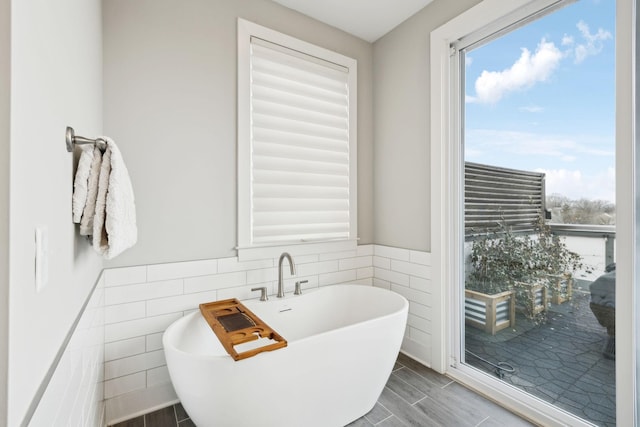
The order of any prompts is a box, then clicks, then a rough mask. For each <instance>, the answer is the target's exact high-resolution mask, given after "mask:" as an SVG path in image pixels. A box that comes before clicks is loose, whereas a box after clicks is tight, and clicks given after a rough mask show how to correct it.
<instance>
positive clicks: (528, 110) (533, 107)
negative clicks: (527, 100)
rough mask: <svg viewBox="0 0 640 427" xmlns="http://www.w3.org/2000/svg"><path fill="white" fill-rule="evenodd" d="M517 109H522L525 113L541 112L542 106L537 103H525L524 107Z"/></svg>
mask: <svg viewBox="0 0 640 427" xmlns="http://www.w3.org/2000/svg"><path fill="white" fill-rule="evenodd" d="M518 110H519V111H524V112H525V113H542V112H543V111H544V108H542V107H540V106H538V105H526V106H524V107H520V108H518Z"/></svg>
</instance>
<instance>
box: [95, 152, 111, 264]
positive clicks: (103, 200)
mask: <svg viewBox="0 0 640 427" xmlns="http://www.w3.org/2000/svg"><path fill="white" fill-rule="evenodd" d="M109 175H111V150H110V149H109V147H108V146H107V149H106V150H105V152H104V154H103V155H102V164H101V165H100V174H99V175H98V194H97V195H96V208H95V215H94V216H93V231H92V232H91V235H92V237H93V238H92V242H93V249H95V250H96V252H98V253H99V254H100V255H104V254H105V253H106V252H107V249H108V248H109V242H108V240H107V230H106V229H105V223H104V220H105V216H106V209H107V191H108V190H109Z"/></svg>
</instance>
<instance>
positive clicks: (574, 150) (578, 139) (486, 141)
mask: <svg viewBox="0 0 640 427" xmlns="http://www.w3.org/2000/svg"><path fill="white" fill-rule="evenodd" d="M466 139H467V146H469V147H474V151H473V152H472V153H470V152H467V151H466V152H465V153H466V155H468V156H470V157H469V158H470V159H471V154H473V159H474V160H473V161H478V162H483V161H488V158H490V157H494V156H495V155H496V153H500V154H503V155H513V156H516V157H518V158H524V157H529V158H532V157H533V156H544V157H547V158H550V159H555V160H559V161H562V162H565V163H571V162H575V161H576V159H577V158H578V157H580V158H584V156H583V155H587V156H589V157H590V158H599V159H603V160H606V161H607V162H608V161H609V160H610V159H611V158H613V157H614V154H615V153H614V152H613V148H612V149H611V150H606V149H603V148H601V147H607V146H608V145H611V146H613V143H612V142H610V141H606V140H600V139H598V138H595V139H594V137H593V136H591V137H590V136H587V135H554V134H544V133H533V132H518V131H505V130H495V129H468V130H467V134H466Z"/></svg>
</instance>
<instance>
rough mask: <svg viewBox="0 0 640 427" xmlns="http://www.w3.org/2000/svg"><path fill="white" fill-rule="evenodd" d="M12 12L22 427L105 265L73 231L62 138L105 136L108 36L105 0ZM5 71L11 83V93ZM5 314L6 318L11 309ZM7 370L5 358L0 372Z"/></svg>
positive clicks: (12, 300) (14, 245) (16, 343)
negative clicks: (40, 250) (42, 250)
mask: <svg viewBox="0 0 640 427" xmlns="http://www.w3.org/2000/svg"><path fill="white" fill-rule="evenodd" d="M8 7H9V5H8V4H7V3H6V1H4V0H3V2H2V3H1V4H0V10H1V11H2V14H0V16H1V18H0V21H1V22H2V23H1V24H0V29H1V30H0V54H1V56H0V58H1V59H0V64H1V65H0V92H1V93H3V94H5V93H7V94H8V93H10V94H11V100H10V109H11V110H10V111H11V114H10V119H9V120H10V123H9V126H6V125H7V123H8V122H7V109H6V108H7V105H6V102H7V101H6V100H5V98H4V97H3V98H2V101H0V129H1V130H2V131H1V132H2V133H1V134H0V159H1V162H2V166H1V167H0V171H1V172H0V246H2V247H6V246H5V245H6V244H7V242H8V245H9V251H10V254H11V257H10V259H9V263H10V264H9V266H8V268H7V266H6V258H7V255H6V253H4V252H2V250H1V249H0V288H2V291H0V292H1V293H0V304H2V302H3V299H4V296H5V292H6V287H5V286H4V285H5V280H6V275H7V274H8V275H9V310H8V313H9V337H8V340H2V341H1V342H0V348H1V349H3V350H2V351H5V350H4V349H7V348H8V352H9V353H8V356H9V359H8V360H9V362H8V363H9V367H8V396H7V399H8V404H7V409H8V421H7V424H8V425H10V426H17V425H20V423H21V422H22V420H23V419H24V416H25V413H26V412H27V410H28V408H29V406H30V405H31V402H32V401H33V399H34V396H35V395H36V392H37V390H38V388H39V387H40V384H41V383H42V381H43V379H44V378H45V376H46V374H47V372H48V370H49V368H50V367H51V365H52V363H53V361H54V359H55V356H56V354H57V352H58V350H59V349H60V347H61V345H62V343H63V341H64V339H65V338H66V335H67V333H68V332H69V329H70V327H71V325H72V324H73V322H74V320H75V319H76V316H77V314H78V313H79V311H80V309H81V307H82V304H83V303H84V301H85V299H86V297H87V295H88V294H89V292H90V290H91V289H92V287H93V285H94V283H95V281H96V279H97V277H98V274H99V273H100V271H101V269H102V259H101V257H99V256H97V255H96V254H95V253H94V252H93V250H92V249H91V248H90V247H89V246H88V245H87V244H86V241H85V240H83V239H80V238H79V236H78V233H77V232H76V227H75V226H74V224H73V223H72V217H71V194H72V189H73V172H74V166H73V163H74V162H73V155H72V154H71V153H68V152H67V150H66V146H65V138H64V135H65V128H66V126H68V125H71V126H74V127H75V128H76V130H77V131H78V132H79V133H80V134H89V135H91V134H95V133H99V132H101V131H102V27H101V19H100V13H101V2H100V0H86V1H81V2H79V1H77V0H57V1H55V2H42V1H40V0H20V1H12V2H10V7H11V20H9V18H8V17H7V16H6V15H4V12H6V11H8ZM65 23H73V25H65ZM5 24H6V25H5ZM8 31H10V37H11V40H10V42H9V41H8V39H7V36H8V34H7V32H8ZM7 43H10V47H11V53H10V57H7V52H6V50H5V48H6V46H7ZM7 60H9V61H10V65H8V63H7ZM7 66H10V73H11V80H10V87H9V90H7V91H5V89H7V87H8V86H7ZM8 132H10V136H9V138H10V148H9V147H7V133H8ZM7 154H9V155H10V165H11V168H10V171H9V173H10V176H9V181H7V176H8V175H7V168H6V167H5V166H6V163H7V162H6V161H7V158H6V157H5V156H6V155H7ZM7 185H9V194H8V195H7ZM7 200H8V202H9V203H8V204H6V203H5V202H6V201H7ZM7 209H8V212H9V220H10V224H11V228H10V231H9V238H7V230H6V221H7V216H6V213H7ZM38 226H44V227H46V228H47V229H48V231H49V246H48V248H49V257H48V258H49V263H48V264H49V267H48V277H49V281H48V285H47V286H46V287H45V288H43V289H42V290H41V291H40V292H36V288H35V278H34V254H35V245H34V232H35V228H36V227H38ZM0 315H1V316H5V315H7V310H6V305H4V304H3V306H2V307H0ZM3 326H5V325H4V321H3V320H0V339H2V338H4V337H2V335H3V331H2V327H3ZM7 342H8V346H6V345H5V344H6V343H7ZM2 361H3V357H2V356H0V369H1V364H2ZM0 384H3V385H4V384H5V383H4V382H2V381H0ZM0 423H1V421H0Z"/></svg>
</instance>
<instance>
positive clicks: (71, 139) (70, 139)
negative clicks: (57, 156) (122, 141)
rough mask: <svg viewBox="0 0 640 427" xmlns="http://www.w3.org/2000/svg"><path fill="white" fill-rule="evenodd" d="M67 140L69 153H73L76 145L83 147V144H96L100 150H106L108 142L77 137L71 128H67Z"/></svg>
mask: <svg viewBox="0 0 640 427" xmlns="http://www.w3.org/2000/svg"><path fill="white" fill-rule="evenodd" d="M65 140H66V143H67V151H68V152H72V151H73V146H74V144H78V145H83V144H94V145H96V144H97V145H98V148H100V149H101V150H103V151H104V150H105V149H106V148H107V141H105V140H104V139H102V138H96V139H91V138H85V137H84V136H80V135H76V133H75V131H74V130H73V128H72V127H71V126H67V132H66V134H65Z"/></svg>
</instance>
